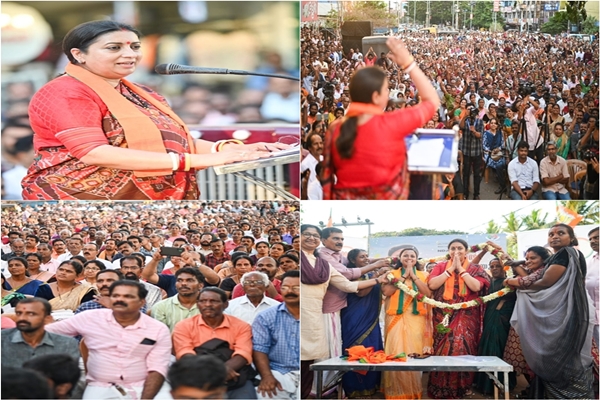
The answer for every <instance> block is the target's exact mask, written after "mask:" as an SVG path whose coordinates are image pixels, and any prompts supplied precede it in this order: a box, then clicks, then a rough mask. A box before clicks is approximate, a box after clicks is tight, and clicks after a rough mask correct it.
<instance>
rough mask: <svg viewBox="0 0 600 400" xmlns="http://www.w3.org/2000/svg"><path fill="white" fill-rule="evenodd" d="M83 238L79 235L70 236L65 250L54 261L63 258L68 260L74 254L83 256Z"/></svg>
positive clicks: (62, 259) (60, 260)
mask: <svg viewBox="0 0 600 400" xmlns="http://www.w3.org/2000/svg"><path fill="white" fill-rule="evenodd" d="M82 249H83V239H81V238H80V237H70V238H69V239H68V240H67V250H68V251H67V252H66V253H64V254H61V255H60V256H59V257H58V258H57V259H56V261H58V263H59V264H60V263H62V262H63V261H65V260H70V259H71V258H73V257H75V256H83V251H82Z"/></svg>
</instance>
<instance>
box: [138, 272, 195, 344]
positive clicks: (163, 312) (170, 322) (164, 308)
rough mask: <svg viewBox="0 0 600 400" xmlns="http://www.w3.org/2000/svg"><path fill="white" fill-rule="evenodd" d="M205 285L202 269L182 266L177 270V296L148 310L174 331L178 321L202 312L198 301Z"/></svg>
mask: <svg viewBox="0 0 600 400" xmlns="http://www.w3.org/2000/svg"><path fill="white" fill-rule="evenodd" d="M203 287H204V276H202V273H201V272H200V271H198V270H197V269H196V268H191V267H184V268H181V269H180V270H179V271H177V272H175V288H176V289H177V296H171V297H169V298H167V299H165V300H161V301H159V302H158V303H156V304H155V305H154V306H153V307H152V309H151V310H150V311H149V312H148V315H150V316H151V317H153V318H154V319H156V320H157V321H160V322H162V323H163V324H165V325H167V326H168V327H169V330H170V331H171V332H173V329H174V328H175V325H176V324H177V323H178V322H180V321H182V320H184V319H186V318H190V317H193V316H194V315H198V314H199V313H200V310H198V307H197V306H196V302H197V300H198V294H199V293H200V290H202V288H203Z"/></svg>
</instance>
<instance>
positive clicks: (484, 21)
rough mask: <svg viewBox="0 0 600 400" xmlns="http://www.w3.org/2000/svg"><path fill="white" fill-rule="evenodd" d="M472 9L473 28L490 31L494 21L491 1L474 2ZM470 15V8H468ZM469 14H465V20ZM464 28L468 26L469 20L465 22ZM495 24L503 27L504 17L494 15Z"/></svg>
mask: <svg viewBox="0 0 600 400" xmlns="http://www.w3.org/2000/svg"><path fill="white" fill-rule="evenodd" d="M474 3H475V4H474V7H473V28H475V29H479V28H485V29H490V26H491V25H492V23H493V21H494V2H493V1H491V0H486V1H477V2H474ZM468 11H469V13H470V11H471V10H470V7H469V10H468ZM468 15H469V14H467V18H469V17H468ZM465 22H466V26H467V27H468V26H469V20H467V21H465ZM496 23H497V24H500V26H504V17H503V16H502V14H501V13H496Z"/></svg>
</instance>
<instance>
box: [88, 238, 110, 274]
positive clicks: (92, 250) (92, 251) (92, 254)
mask: <svg viewBox="0 0 600 400" xmlns="http://www.w3.org/2000/svg"><path fill="white" fill-rule="evenodd" d="M83 257H84V258H85V259H86V260H87V261H91V260H96V261H100V262H101V263H102V264H104V266H105V267H106V269H115V267H114V266H113V263H111V262H110V261H107V260H103V259H101V258H98V247H97V246H96V243H88V244H84V245H83Z"/></svg>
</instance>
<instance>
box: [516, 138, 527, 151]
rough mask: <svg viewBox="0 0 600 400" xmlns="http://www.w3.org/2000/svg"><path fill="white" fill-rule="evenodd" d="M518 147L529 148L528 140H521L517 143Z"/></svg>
mask: <svg viewBox="0 0 600 400" xmlns="http://www.w3.org/2000/svg"><path fill="white" fill-rule="evenodd" d="M517 149H529V145H528V144H527V142H526V141H524V140H521V141H520V142H519V144H517Z"/></svg>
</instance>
